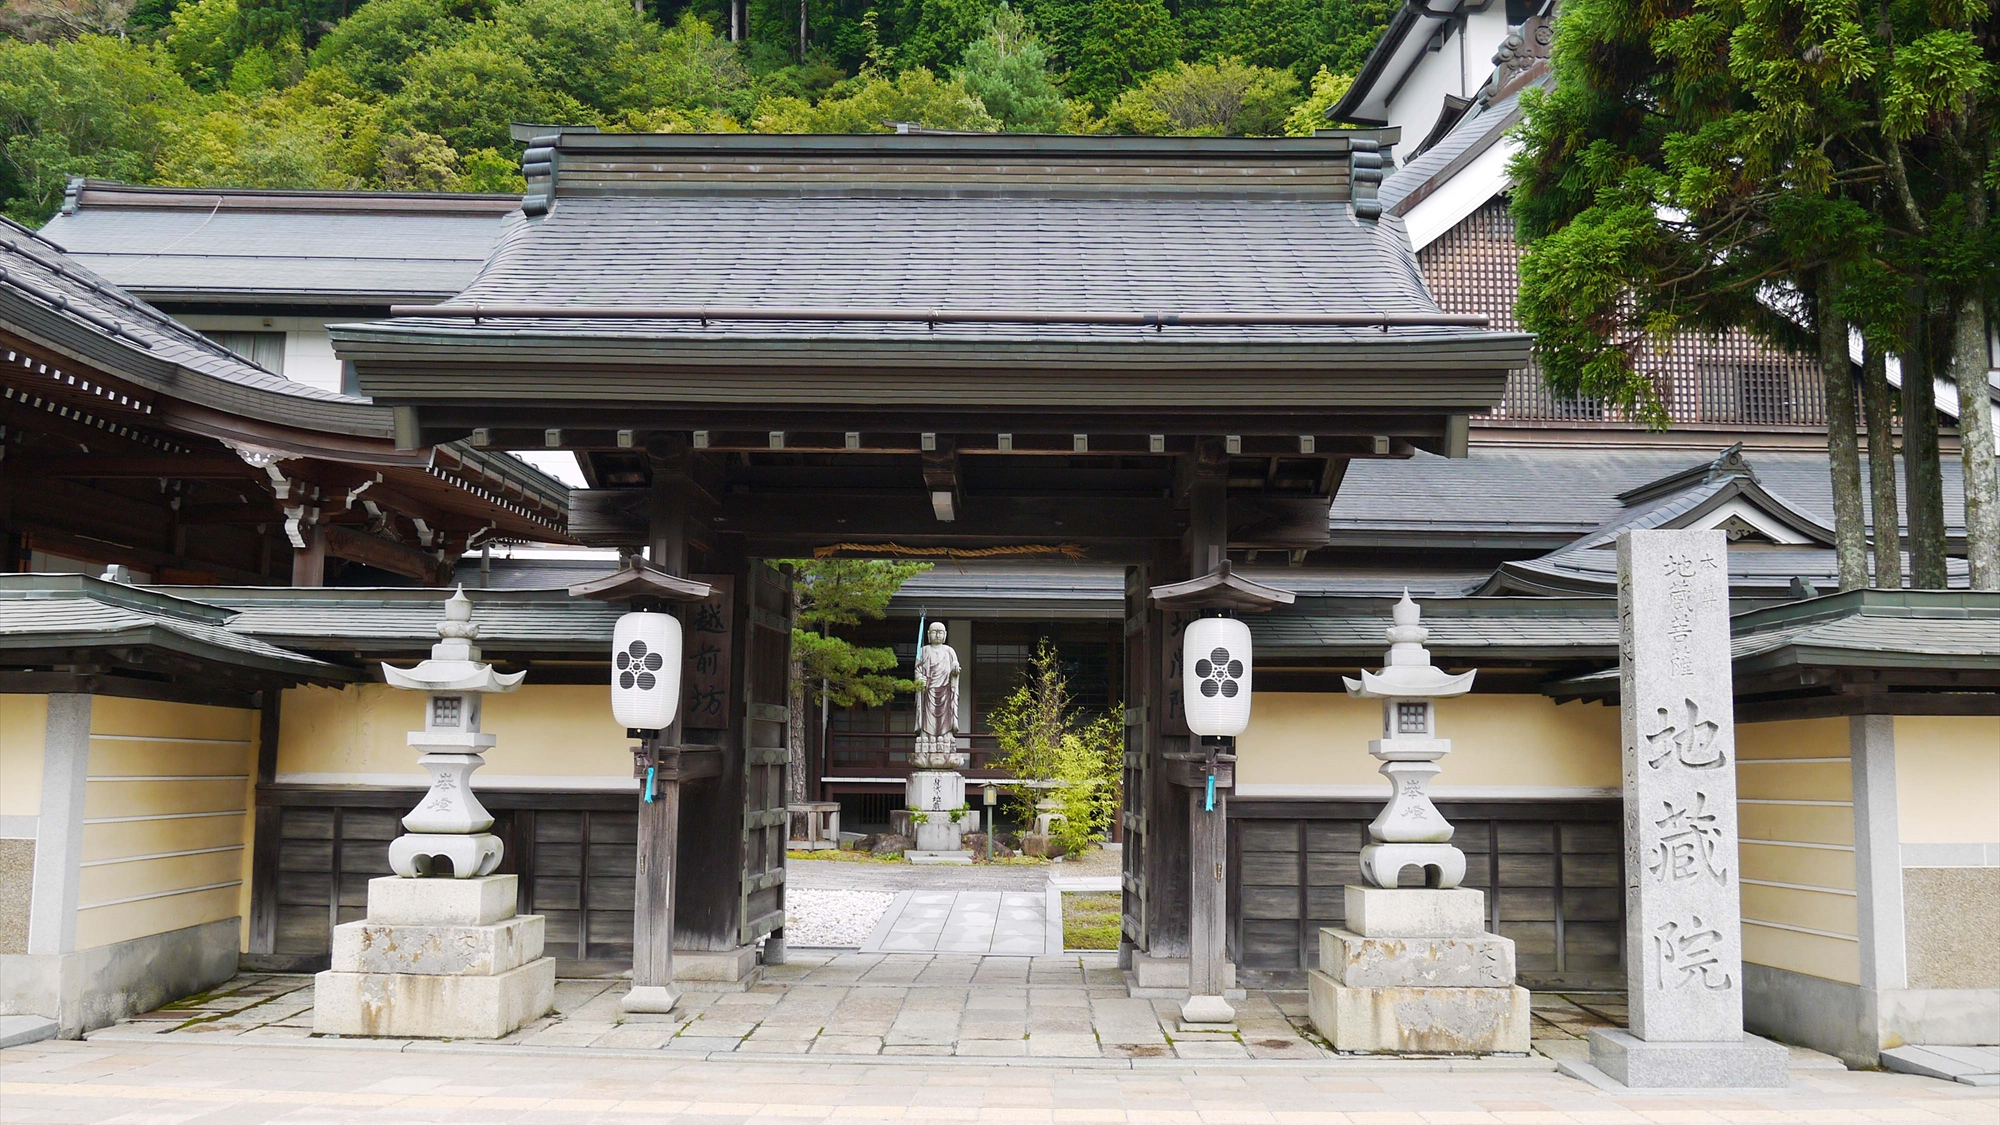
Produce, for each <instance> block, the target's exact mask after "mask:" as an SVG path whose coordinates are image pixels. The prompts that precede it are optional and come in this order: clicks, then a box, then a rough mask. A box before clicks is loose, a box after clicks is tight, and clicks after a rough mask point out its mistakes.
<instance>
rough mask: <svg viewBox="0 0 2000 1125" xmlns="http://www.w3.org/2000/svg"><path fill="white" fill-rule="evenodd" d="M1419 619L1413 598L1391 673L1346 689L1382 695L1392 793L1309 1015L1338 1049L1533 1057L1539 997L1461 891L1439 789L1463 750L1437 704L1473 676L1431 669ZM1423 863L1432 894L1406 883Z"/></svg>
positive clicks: (1314, 979) (1394, 629) (1334, 932)
mask: <svg viewBox="0 0 2000 1125" xmlns="http://www.w3.org/2000/svg"><path fill="white" fill-rule="evenodd" d="M1420 616H1421V615H1420V611H1419V610H1418V608H1417V605H1416V603H1415V602H1412V601H1411V600H1410V596H1409V595H1408V594H1407V593H1406V594H1404V595H1403V600H1402V601H1401V602H1400V603H1398V604H1397V606H1396V607H1395V610H1394V621H1395V624H1393V625H1392V626H1390V628H1389V630H1388V639H1389V658H1388V663H1387V665H1386V666H1385V667H1384V668H1383V669H1382V671H1380V672H1363V673H1362V674H1361V679H1359V680H1348V681H1347V691H1348V694H1350V695H1353V696H1357V697H1359V698H1364V699H1380V700H1381V701H1382V737H1381V738H1378V739H1376V740H1374V741H1373V742H1371V743H1369V745H1368V750H1369V753H1371V754H1373V755H1374V756H1375V758H1376V759H1377V760H1379V761H1380V762H1381V763H1382V771H1381V772H1382V775H1383V776H1384V777H1387V778H1388V779H1389V784H1390V796H1389V803H1388V805H1387V806H1385V807H1384V808H1383V809H1382V813H1381V815H1380V816H1377V817H1376V818H1375V820H1374V821H1373V822H1372V823H1371V824H1369V826H1368V836H1369V840H1370V842H1369V844H1368V845H1367V846H1366V847H1364V848H1362V849H1361V875H1362V878H1363V879H1364V880H1366V882H1367V883H1369V884H1372V885H1367V886H1350V887H1348V888H1347V892H1346V893H1347V901H1346V906H1347V914H1346V918H1347V925H1346V926H1345V927H1343V928H1335V927H1328V928H1326V929H1323V930H1321V931H1320V938H1319V941H1320V947H1319V948H1320V953H1319V966H1320V967H1319V968H1318V969H1316V970H1314V971H1313V972H1312V973H1311V974H1309V977H1308V982H1309V988H1310V996H1309V1011H1310V1014H1311V1017H1312V1022H1313V1026H1314V1027H1315V1028H1317V1029H1318V1030H1319V1032H1320V1034H1322V1035H1324V1036H1326V1037H1327V1039H1328V1041H1330V1042H1331V1043H1332V1044H1333V1047H1334V1049H1335V1050H1337V1051H1343V1052H1355V1053H1375V1052H1395V1053H1409V1052H1415V1053H1421V1054H1450V1055H1488V1054H1500V1053H1517V1052H1518V1053H1526V1052H1527V1050H1528V1034H1529V1018H1530V1017H1529V1012H1528V990H1527V989H1525V988H1521V987H1520V986H1518V985H1516V984H1515V983H1514V943H1513V942H1512V941H1511V940H1509V939H1507V938H1503V937H1501V936H1499V935H1498V934H1494V933H1489V932H1487V930H1486V896H1485V895H1483V894H1481V893H1480V892H1478V891H1476V890H1473V889H1471V888H1469V887H1461V886H1459V883H1461V882H1462V881H1464V879H1465V853H1464V852H1461V851H1459V850H1458V849H1457V848H1455V847H1453V846H1452V845H1451V843H1450V841H1451V837H1452V826H1451V824H1450V823H1449V822H1448V821H1446V820H1445V818H1444V817H1443V815H1442V814H1440V813H1439V812H1438V810H1437V806H1436V805H1433V804H1432V803H1431V797H1430V793H1429V787H1430V783H1431V779H1432V778H1434V777H1436V776H1437V775H1438V774H1439V773H1440V772H1441V771H1442V769H1443V767H1442V766H1440V765H1438V762H1439V761H1441V760H1442V759H1443V758H1444V756H1445V755H1446V754H1449V753H1450V752H1451V741H1450V740H1449V739H1443V738H1439V737H1438V736H1437V705H1436V700H1437V698H1438V697H1440V696H1453V695H1463V694H1464V693H1466V692H1468V691H1471V690H1472V677H1473V675H1474V674H1473V673H1471V672H1465V673H1462V674H1460V675H1456V676H1454V675H1448V674H1446V673H1445V672H1444V671H1442V670H1441V669H1438V668H1436V667H1433V666H1432V665H1431V655H1430V651H1429V650H1428V649H1426V648H1424V641H1425V640H1426V639H1427V638H1428V636H1429V632H1428V630H1426V629H1425V628H1424V627H1423V626H1422V625H1421V624H1420V623H1419V621H1420ZM1412 867H1414V868H1416V869H1417V870H1419V871H1421V872H1422V873H1423V876H1424V886H1422V887H1401V886H1399V885H1398V884H1399V882H1400V881H1401V877H1402V873H1403V871H1404V870H1405V869H1408V868H1412Z"/></svg>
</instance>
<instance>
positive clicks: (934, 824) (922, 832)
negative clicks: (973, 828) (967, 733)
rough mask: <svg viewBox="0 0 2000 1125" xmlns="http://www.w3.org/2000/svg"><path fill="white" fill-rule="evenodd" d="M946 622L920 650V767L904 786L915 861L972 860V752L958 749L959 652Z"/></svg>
mask: <svg viewBox="0 0 2000 1125" xmlns="http://www.w3.org/2000/svg"><path fill="white" fill-rule="evenodd" d="M948 639H949V635H948V632H947V630H946V629H945V624H944V622H942V621H933V622H931V623H930V628H929V629H928V630H927V631H926V632H925V634H924V641H925V643H924V645H923V646H922V647H921V648H919V649H918V650H917V668H916V680H917V685H918V687H917V740H916V745H915V747H914V749H912V750H911V752H910V764H911V765H912V766H914V767H916V768H915V769H914V770H913V771H912V772H911V774H910V780H909V783H908V785H907V786H906V787H905V789H904V796H905V797H906V798H907V805H908V807H909V810H910V822H911V825H912V826H913V828H914V829H915V831H916V835H917V846H916V847H915V848H914V849H912V850H911V852H910V853H909V860H910V862H912V863H971V862H972V853H971V852H969V851H966V850H964V849H963V848H962V847H960V843H961V842H962V837H963V835H964V833H965V826H964V824H963V823H961V822H962V820H963V818H964V817H965V815H966V804H965V775H964V774H962V773H959V772H958V771H959V769H960V768H962V767H964V766H965V765H966V763H967V761H968V760H969V757H970V756H969V755H967V754H963V753H961V752H959V749H958V680H959V664H958V653H957V651H956V650H954V649H953V648H952V647H951V645H949V644H947V643H946V641H947V640H948Z"/></svg>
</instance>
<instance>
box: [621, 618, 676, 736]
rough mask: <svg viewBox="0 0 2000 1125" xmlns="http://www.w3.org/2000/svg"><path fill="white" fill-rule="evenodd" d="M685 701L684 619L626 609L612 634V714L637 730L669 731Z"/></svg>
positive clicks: (622, 722)
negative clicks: (683, 671)
mask: <svg viewBox="0 0 2000 1125" xmlns="http://www.w3.org/2000/svg"><path fill="white" fill-rule="evenodd" d="M680 702H681V623H680V622H679V621H678V620H676V619H675V618H674V617H673V616H672V615H671V614H666V613H628V614H626V615H625V616H623V617H621V618H619V619H618V627H617V628H616V629H614V630H612V633H611V716H612V718H614V719H616V720H618V725H619V726H621V727H627V728H630V729H634V730H665V729H666V728H667V727H669V726H671V725H673V721H674V711H675V710H676V709H677V708H679V706H680Z"/></svg>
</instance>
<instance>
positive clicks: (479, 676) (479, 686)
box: [382, 589, 527, 879]
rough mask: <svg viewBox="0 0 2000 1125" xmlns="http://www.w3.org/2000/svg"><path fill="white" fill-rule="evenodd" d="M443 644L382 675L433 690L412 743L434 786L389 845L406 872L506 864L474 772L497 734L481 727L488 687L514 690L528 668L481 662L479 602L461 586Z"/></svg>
mask: <svg viewBox="0 0 2000 1125" xmlns="http://www.w3.org/2000/svg"><path fill="white" fill-rule="evenodd" d="M437 632H438V637H439V640H438V643H437V644H435V645H432V646H431V658H430V659H429V660H426V661H424V662H423V663H421V664H419V665H417V666H416V667H415V668H411V669H410V670H408V671H404V670H403V669H400V668H397V667H395V666H393V665H389V664H384V665H382V677H383V678H384V679H385V680H387V681H388V682H389V684H390V685H391V686H393V687H399V688H406V689H409V690H411V691H422V692H428V693H429V695H430V699H429V700H428V701H427V702H426V704H425V706H424V729H422V730H420V731H417V730H413V731H411V732H410V746H411V747H412V748H414V749H416V750H418V751H420V752H421V756H420V757H418V758H417V764H418V765H420V766H422V767H424V768H425V769H427V770H429V771H430V774H431V787H430V790H429V792H427V793H425V794H424V797H423V800H421V801H418V802H417V807H416V808H415V809H412V810H411V811H410V815H408V816H406V817H404V818H403V827H404V828H407V829H409V832H408V833H406V834H405V835H402V836H398V837H397V838H396V839H395V840H394V841H393V842H392V843H390V845H389V868H390V870H392V871H394V872H395V873H396V874H398V875H401V876H402V877H404V878H405V879H420V878H424V877H427V876H431V875H437V874H442V873H443V872H442V870H441V865H440V864H439V863H438V862H437V861H438V860H440V859H443V860H446V861H448V862H449V864H450V868H451V870H450V874H451V877H452V878H454V879H472V878H477V877H479V876H483V875H491V874H493V871H494V869H495V868H497V867H499V866H500V858H501V844H500V837H498V836H495V835H492V834H491V833H488V832H487V831H486V830H487V829H488V828H491V827H493V814H492V813H489V812H487V811H486V807H485V806H484V805H481V804H480V803H479V797H478V796H477V795H476V794H474V793H473V791H472V771H474V770H476V769H478V768H479V767H480V766H482V765H485V764H486V760H485V758H483V757H482V756H481V755H482V754H483V753H484V752H485V751H486V750H487V748H489V747H491V746H492V745H493V736H492V735H490V734H485V733H483V732H481V731H480V729H479V697H480V696H481V695H484V694H485V693H487V692H495V691H513V690H514V689H515V688H517V687H520V686H521V680H522V678H523V677H525V676H526V675H527V673H526V672H516V673H514V674H513V675H511V676H509V675H506V674H503V673H500V672H495V671H494V670H493V666H492V665H491V664H482V663H480V662H479V646H478V645H476V644H474V643H473V642H474V641H476V640H478V639H479V626H477V625H474V624H473V623H472V603H471V602H470V601H468V600H466V597H465V591H464V590H463V589H461V590H459V591H458V592H457V593H455V594H453V595H452V597H451V600H450V601H448V602H446V603H445V607H444V620H443V621H440V622H438V627H437Z"/></svg>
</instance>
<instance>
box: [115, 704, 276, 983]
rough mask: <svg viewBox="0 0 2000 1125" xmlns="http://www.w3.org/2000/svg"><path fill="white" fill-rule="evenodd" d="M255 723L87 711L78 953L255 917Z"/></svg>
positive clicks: (200, 710) (252, 716)
mask: <svg viewBox="0 0 2000 1125" xmlns="http://www.w3.org/2000/svg"><path fill="white" fill-rule="evenodd" d="M256 738H257V713H256V712H255V711H247V710H243V709H240V708H233V707H207V706H199V705H195V704H189V703H166V702H161V701H158V700H146V699H121V698H117V697H113V696H98V697H96V698H95V699H94V700H92V702H91V722H90V762H89V771H88V780H87V782H86V783H85V787H84V796H83V808H84V826H83V855H82V861H81V862H82V864H83V868H82V872H81V879H80V884H79V893H78V896H77V897H78V909H77V947H78V948H79V949H89V948H92V947H94V946H100V945H111V944H113V943H115V942H121V941H128V940H130V939H132V938H135V937H143V936H145V935H148V934H158V933H166V932H167V931H169V930H177V929H180V928H182V927H185V926H193V925H198V924H200V923H204V922H214V921H219V920H222V919H225V918H239V919H245V920H246V923H245V924H246V925H247V919H248V917H249V913H250V911H249V892H250V888H249V870H250V847H251V843H252V833H253V827H254V826H253V824H252V818H251V817H250V816H249V815H248V810H249V809H250V808H251V807H252V805H253V803H254V799H255V784H256V783H255V773H256V760H257V751H256Z"/></svg>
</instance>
